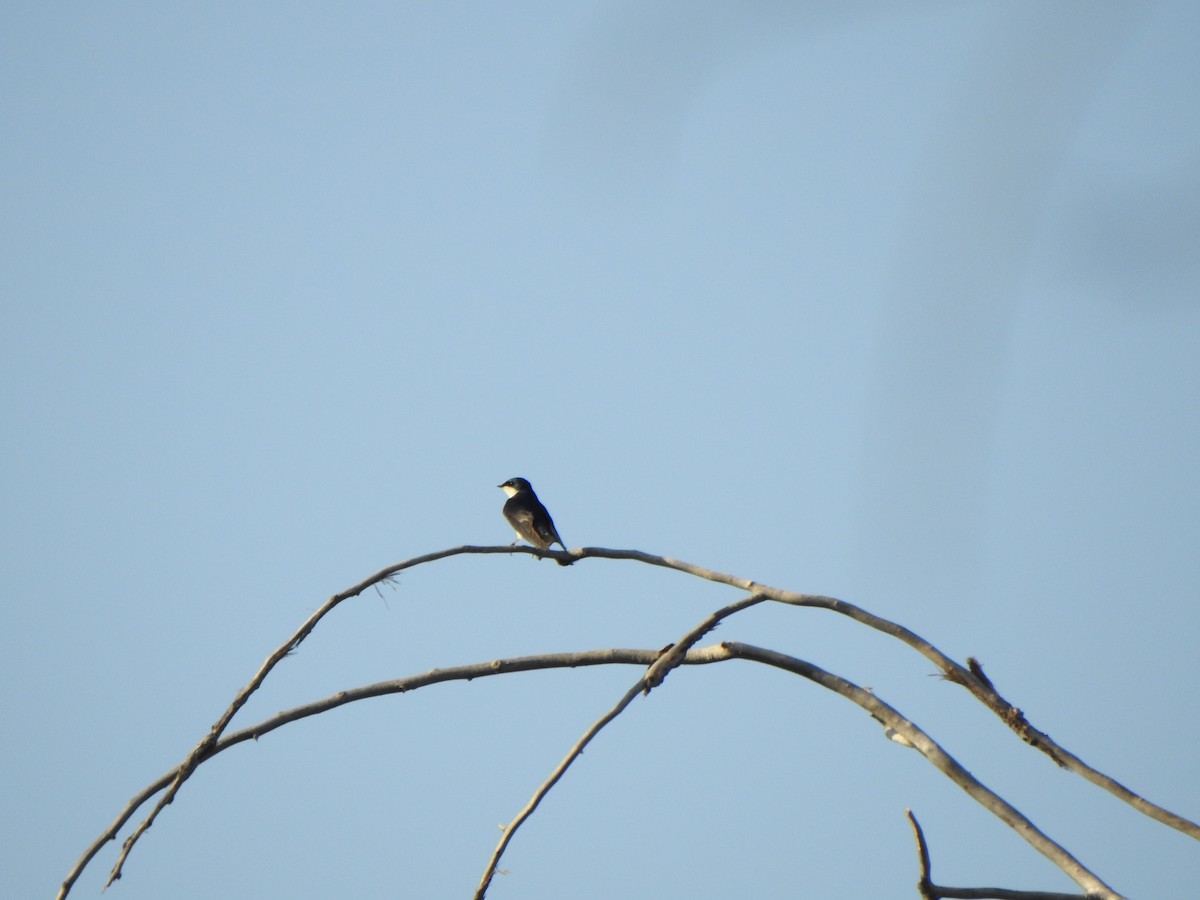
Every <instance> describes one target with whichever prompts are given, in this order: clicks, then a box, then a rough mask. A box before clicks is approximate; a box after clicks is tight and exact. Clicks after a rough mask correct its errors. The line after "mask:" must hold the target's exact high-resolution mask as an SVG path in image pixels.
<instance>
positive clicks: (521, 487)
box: [499, 478, 533, 497]
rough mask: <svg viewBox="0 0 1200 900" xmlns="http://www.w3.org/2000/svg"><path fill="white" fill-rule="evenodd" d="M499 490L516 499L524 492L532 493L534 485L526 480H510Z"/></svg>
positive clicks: (500, 486)
mask: <svg viewBox="0 0 1200 900" xmlns="http://www.w3.org/2000/svg"><path fill="white" fill-rule="evenodd" d="M499 488H500V490H502V491H504V493H505V494H507V495H508V496H509V497H515V496H517V494H520V493H522V492H523V491H532V490H533V485H532V484H530V483H529V482H528V481H526V480H525V479H524V478H510V479H508V481H506V482H504V484H501V485H499Z"/></svg>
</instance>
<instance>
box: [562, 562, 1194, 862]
mask: <svg viewBox="0 0 1200 900" xmlns="http://www.w3.org/2000/svg"><path fill="white" fill-rule="evenodd" d="M570 555H571V556H572V557H575V558H578V559H586V558H588V557H599V558H601V559H628V560H634V561H637V562H643V563H646V564H647V565H652V566H660V567H662V568H667V569H674V570H675V571H677V572H684V573H686V574H688V575H694V576H696V577H697V578H703V579H705V580H707V581H713V582H716V583H717V584H727V585H730V586H731V587H736V588H740V589H742V590H744V591H749V592H751V593H756V594H762V595H764V596H766V597H768V598H769V599H771V600H774V601H776V602H778V603H786V604H788V605H790V606H809V607H815V608H818V609H827V610H830V611H832V612H836V613H839V614H841V615H844V616H848V617H849V618H851V619H853V620H854V621H856V622H860V623H862V624H863V625H866V626H868V627H870V628H874V629H875V630H876V631H881V632H883V633H884V634H887V635H890V636H891V637H894V638H896V639H897V640H899V641H902V642H904V643H905V644H908V646H910V647H912V648H913V649H914V650H916V651H917V652H918V653H920V654H921V655H922V656H924V657H925V658H926V659H928V660H930V661H932V662H933V663H934V665H936V666H937V667H938V668H939V669H941V671H942V674H943V676H944V677H945V678H946V680H947V681H952V682H954V683H955V684H958V685H961V686H963V687H965V688H966V689H967V690H969V691H970V692H971V693H972V694H973V695H974V696H975V697H976V699H978V700H979V701H980V702H981V703H983V704H984V705H985V706H986V707H987V708H988V709H990V710H992V712H994V713H995V714H996V715H997V716H998V717H999V718H1000V720H1001V721H1002V722H1004V724H1005V725H1007V726H1008V727H1009V728H1011V729H1012V730H1013V731H1014V732H1015V733H1016V734H1017V736H1018V737H1020V738H1021V740H1023V741H1025V743H1027V744H1029V745H1030V746H1031V747H1036V748H1037V749H1039V750H1041V751H1042V752H1043V753H1045V754H1046V755H1047V756H1049V757H1050V758H1051V759H1052V760H1054V762H1055V763H1057V764H1058V765H1059V766H1062V767H1063V768H1065V769H1068V770H1069V771H1072V772H1074V773H1075V774H1076V775H1079V776H1081V777H1083V778H1085V779H1087V780H1088V781H1090V782H1091V783H1092V784H1094V785H1096V786H1097V787H1100V788H1103V789H1104V790H1106V791H1108V792H1109V793H1110V794H1112V795H1113V796H1115V797H1117V798H1118V799H1120V800H1123V801H1124V802H1125V803H1127V804H1129V805H1130V806H1132V807H1133V808H1134V809H1136V810H1137V811H1138V812H1140V813H1142V814H1143V815H1145V816H1148V817H1150V818H1151V819H1154V820H1155V821H1156V822H1161V823H1162V824H1164V825H1167V826H1169V827H1171V828H1174V829H1176V830H1177V831H1181V832H1183V833H1184V834H1186V835H1187V836H1188V837H1191V838H1194V839H1195V840H1200V824H1197V823H1195V822H1192V821H1190V820H1188V819H1185V818H1184V817H1183V816H1180V815H1177V814H1176V813H1173V812H1171V811H1170V810H1168V809H1165V808H1163V807H1161V806H1159V805H1157V804H1155V803H1152V802H1150V801H1149V800H1147V799H1146V798H1144V797H1142V796H1140V795H1139V794H1136V793H1134V792H1133V791H1131V790H1130V789H1129V788H1127V787H1126V786H1125V785H1123V784H1121V783H1120V782H1119V781H1117V780H1116V779H1114V778H1110V777H1109V776H1108V775H1105V774H1104V773H1103V772H1100V771H1098V770H1096V769H1093V768H1092V767H1091V766H1089V765H1088V764H1087V763H1085V762H1084V761H1083V760H1081V759H1080V758H1079V757H1078V756H1076V755H1075V754H1073V753H1071V752H1070V751H1069V750H1067V749H1066V748H1064V747H1062V746H1060V745H1059V744H1058V743H1057V742H1055V741H1054V740H1053V739H1052V738H1051V737H1050V736H1049V735H1048V734H1046V733H1045V732H1042V731H1039V730H1038V729H1036V728H1034V727H1033V725H1031V724H1030V723H1029V720H1028V719H1026V718H1025V714H1024V713H1022V712H1021V710H1020V709H1018V708H1017V707H1015V706H1013V705H1012V704H1011V703H1009V702H1008V701H1007V700H1005V699H1004V698H1003V697H1001V696H1000V694H999V693H998V692H997V691H996V689H995V688H994V687H993V686H992V683H991V681H990V680H989V679H988V678H987V677H986V676H984V675H983V669H982V667H981V666H979V664H978V662H976V663H975V668H978V673H979V674H978V675H977V674H975V672H973V671H972V670H971V669H968V668H966V667H964V666H962V665H960V664H959V663H958V662H956V661H954V660H953V659H951V658H950V657H948V656H946V654H944V653H942V651H941V650H939V649H938V648H937V647H935V646H934V645H933V644H931V643H929V641H927V640H925V639H924V638H923V637H921V636H920V635H918V634H916V633H915V632H913V631H910V630H909V629H907V628H905V627H904V626H903V625H899V624H897V623H896V622H892V621H889V620H888V619H884V618H882V617H881V616H877V615H874V614H873V613H869V612H867V611H866V610H865V609H862V608H861V607H858V606H855V605H854V604H853V603H847V602H846V601H845V600H838V599H837V598H836V597H826V596H823V595H821V594H799V593H796V592H794V591H785V590H782V589H780V588H773V587H770V586H768V585H763V584H759V583H758V582H755V581H750V580H749V579H745V578H738V577H736V576H733V575H726V574H725V573H723V572H715V571H713V570H712V569H706V568H704V567H702V566H696V565H692V564H691V563H685V562H681V561H680V560H677V559H671V558H670V557H666V556H655V555H653V554H650V553H643V552H642V551H640V550H610V549H607V548H604V547H580V548H578V549H575V550H571V551H570Z"/></svg>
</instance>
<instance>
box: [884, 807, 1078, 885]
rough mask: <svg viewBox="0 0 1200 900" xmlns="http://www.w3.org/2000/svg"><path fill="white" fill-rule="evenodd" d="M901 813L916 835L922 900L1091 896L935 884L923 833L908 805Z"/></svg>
mask: <svg viewBox="0 0 1200 900" xmlns="http://www.w3.org/2000/svg"><path fill="white" fill-rule="evenodd" d="M904 813H905V815H907V816H908V821H909V824H911V825H912V829H913V834H914V835H915V836H916V838H917V853H918V854H919V855H920V857H921V880H920V881H918V882H917V892H918V893H919V894H920V895H921V898H922V900H1088V898H1089V897H1090V896H1093V895H1090V894H1063V893H1057V892H1050V891H1014V890H1011V889H1009V888H993V887H983V888H954V887H942V886H939V885H936V884H934V883H933V876H932V874H931V871H930V865H929V847H928V846H927V845H926V843H925V833H924V832H923V831H922V830H921V824H920V823H919V822H918V821H917V817H916V816H914V815H913V811H912V810H911V809H906V810H905V811H904Z"/></svg>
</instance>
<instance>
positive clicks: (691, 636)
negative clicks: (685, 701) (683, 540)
mask: <svg viewBox="0 0 1200 900" xmlns="http://www.w3.org/2000/svg"><path fill="white" fill-rule="evenodd" d="M765 599H766V598H765V597H761V596H758V595H751V596H749V597H745V598H743V599H741V600H739V601H737V602H736V603H731V604H729V605H728V606H726V607H723V608H721V609H719V610H717V611H716V612H715V613H713V614H712V615H710V616H709V617H708V618H706V619H705V620H704V621H703V622H701V623H700V624H699V625H697V626H696V627H695V628H693V629H692V630H691V631H689V632H688V633H687V634H685V635H684V636H683V637H681V638H680V639H679V640H678V641H676V642H675V644H674V645H673V646H672V647H669V648H668V649H667V650H666V651H664V652H660V653H659V654H658V656H657V658H656V659H655V661H654V662H653V663H652V664H651V665H650V668H649V669H648V670H647V671H646V673H645V674H644V675H643V676H642V677H641V678H640V679H639V680H638V682H637V684H635V685H634V686H633V687H631V688H630V689H629V690H628V691H626V692H625V695H624V696H623V697H621V699H620V700H618V701H617V704H616V706H614V707H613V708H612V709H610V710H609V711H608V712H606V713H605V714H604V715H602V716H601V717H600V718H599V719H597V720H596V721H595V722H593V723H592V725H591V727H589V728H588V730H587V731H585V732H584V733H583V737H581V738H580V739H579V740H578V741H576V743H575V746H573V747H572V748H571V749H570V750H569V751H567V755H566V756H564V757H563V759H562V761H561V762H560V763H559V764H558V765H557V766H555V768H554V771H553V772H551V773H550V777H549V778H547V779H546V780H545V781H544V782H542V784H541V785H540V786H539V787H538V789H537V790H536V791H534V793H533V796H532V797H530V798H529V802H528V803H526V804H525V806H524V808H522V810H521V811H520V812H519V813H517V817H516V818H515V819H513V820H512V821H511V822H509V823H508V825H507V826H506V827H505V829H504V833H503V834H502V835H501V836H500V843H498V844H497V845H496V849H495V850H494V851H492V856H491V858H490V859H489V860H488V864H487V868H485V869H484V872H483V877H482V878H480V880H479V886H478V887H476V888H475V900H483V898H484V897H485V896H486V895H487V890H488V886H489V885H490V884H491V883H492V878H494V877H495V875H496V868H497V866H499V864H500V858H501V857H502V856H503V855H504V851H505V850H506V849H507V848H508V845H509V842H510V841H512V839H513V836H514V835H515V834H516V833H517V829H519V828H520V827H521V825H522V824H524V822H525V820H526V819H528V818H529V817H530V816H531V815H533V812H534V810H536V809H537V808H538V805H539V804H540V803H541V802H542V799H543V798H544V797H545V796H546V795H547V794H548V793H550V790H551V788H553V787H554V785H556V784H558V781H559V779H560V778H562V777H563V775H565V774H566V771H567V769H569V768H570V767H571V763H573V762H575V760H577V759H578V758H579V756H580V755H581V754H582V753H583V750H584V748H585V747H587V745H588V744H590V743H591V741H592V738H594V737H595V736H596V735H597V734H599V733H600V731H601V730H602V729H603V728H604V726H605V725H607V724H608V723H609V722H611V721H612V720H613V719H615V718H616V717H617V716H619V715H620V714H621V713H622V712H624V710H625V708H626V707H627V706H629V704H630V703H632V702H633V700H634V698H635V697H637V695H638V694H639V693H643V694H648V693H650V690H651V689H652V688H654V687H657V686H658V685H660V684H662V681H663V679H664V678H666V677H667V673H668V672H669V671H670V670H671V669H673V668H675V667H676V666H678V665H679V664H680V663H682V662H683V661H684V659H685V658H686V656H687V651H688V650H689V649H690V648H691V647H692V646H693V645H694V644H695V643H696V642H697V641H699V640H700V639H701V638H702V637H704V635H706V634H708V633H709V632H710V631H712V630H713V629H714V628H716V627H717V625H718V624H719V623H720V621H721V620H722V619H724V618H725V617H726V616H730V615H733V614H734V613H735V612H740V611H741V610H743V609H746V608H747V607H750V606H754V605H755V604H757V603H761V602H763V600H765Z"/></svg>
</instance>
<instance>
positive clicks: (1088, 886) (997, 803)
mask: <svg viewBox="0 0 1200 900" xmlns="http://www.w3.org/2000/svg"><path fill="white" fill-rule="evenodd" d="M720 649H721V650H722V651H724V652H726V653H728V654H729V655H730V656H733V657H737V658H739V659H750V660H754V661H755V662H760V663H765V664H766V665H769V666H775V667H776V668H779V669H784V670H786V671H788V672H793V673H795V674H796V675H800V676H802V677H804V678H807V679H808V680H809V681H813V682H816V683H817V684H819V685H821V686H822V687H824V688H828V689H829V690H831V691H833V692H834V693H837V694H840V695H841V696H843V697H845V698H847V699H848V700H850V701H852V702H853V703H856V704H857V705H859V706H861V707H862V708H863V709H865V710H866V711H867V712H868V713H870V714H871V715H872V716H873V717H874V718H876V719H878V720H879V721H880V722H883V723H884V724H885V725H886V726H887V727H889V728H892V729H894V730H895V731H897V732H899V733H900V734H902V735H903V736H904V737H905V738H907V739H908V741H909V742H910V743H911V744H912V746H913V747H914V748H915V749H916V750H917V752H918V753H920V754H921V755H922V756H924V757H925V758H926V759H927V760H929V761H930V762H931V763H933V765H934V766H935V767H936V768H937V769H938V770H939V771H940V772H941V773H942V774H944V775H945V776H946V777H947V778H949V779H950V780H951V781H953V782H954V783H955V784H957V785H958V786H959V787H960V788H962V789H963V790H964V791H966V792H967V794H969V795H970V797H971V798H972V799H973V800H974V801H975V802H976V803H978V804H980V805H981V806H982V807H983V808H984V809H986V810H988V811H989V812H990V813H992V814H993V815H994V816H996V817H997V818H999V819H1000V821H1002V822H1004V824H1006V825H1007V826H1008V827H1009V828H1011V829H1013V830H1014V831H1015V832H1016V833H1017V834H1019V835H1020V836H1021V837H1023V838H1024V839H1025V840H1026V841H1027V842H1028V843H1029V844H1030V845H1032V847H1033V848H1034V849H1035V850H1037V851H1038V852H1039V853H1041V854H1042V855H1043V856H1045V857H1046V858H1047V859H1049V860H1050V861H1051V862H1052V863H1054V864H1055V865H1056V866H1058V867H1059V868H1060V869H1062V870H1063V871H1064V872H1065V873H1066V874H1067V877H1068V878H1070V879H1071V880H1072V881H1074V882H1075V883H1076V884H1077V885H1079V886H1080V887H1082V888H1083V889H1084V890H1085V891H1088V892H1089V894H1094V895H1096V896H1097V897H1101V898H1104V900H1122V898H1121V895H1120V894H1118V893H1116V892H1115V891H1114V890H1113V889H1112V888H1110V887H1109V886H1108V885H1107V884H1105V883H1104V882H1103V881H1101V880H1100V879H1099V878H1098V877H1097V876H1096V875H1095V873H1093V872H1092V871H1090V870H1089V869H1088V868H1087V867H1085V866H1084V865H1083V863H1081V862H1080V861H1079V860H1077V859H1076V858H1075V857H1073V856H1072V855H1071V854H1070V853H1069V852H1067V850H1066V849H1065V848H1063V847H1062V846H1060V845H1059V844H1057V843H1055V842H1054V841H1052V840H1051V839H1050V838H1049V837H1047V836H1046V835H1045V834H1044V833H1043V832H1042V831H1040V830H1039V829H1038V827H1037V826H1036V825H1034V824H1033V823H1032V822H1030V821H1029V819H1027V818H1025V816H1024V815H1022V814H1021V812H1020V811H1018V810H1017V809H1016V808H1015V807H1014V806H1012V804H1010V803H1009V802H1008V801H1006V800H1005V799H1004V798H1003V797H1001V796H1000V795H998V794H996V793H995V792H994V791H992V790H991V789H990V788H988V787H986V786H985V785H984V784H983V783H981V782H980V781H979V780H978V779H976V778H975V776H974V775H972V774H971V773H970V772H968V771H967V770H966V769H964V768H963V767H962V766H961V765H959V763H958V761H957V760H955V759H954V757H952V756H951V755H950V754H949V753H947V752H946V751H945V750H943V749H942V747H941V746H940V745H939V744H938V743H937V742H936V741H934V740H933V738H931V737H930V736H929V735H927V734H926V733H925V732H924V731H922V730H921V729H920V728H918V727H917V726H916V725H914V724H913V723H912V722H910V721H909V720H908V719H906V718H904V716H902V715H900V713H898V712H897V711H896V710H895V709H893V708H892V707H891V706H889V705H888V704H887V703H884V702H883V701H882V700H880V699H879V698H878V697H877V696H875V694H873V693H871V692H870V691H868V690H864V689H863V688H861V687H859V686H858V685H856V684H853V683H852V682H849V681H847V680H846V679H844V678H841V677H840V676H838V675H834V674H833V673H832V672H827V671H825V670H824V669H822V668H820V667H819V666H814V665H813V664H812V663H808V662H805V661H804V660H801V659H796V658H795V657H794V656H788V655H787V654H784V653H777V652H775V651H774V650H764V649H763V648H761V647H753V646H751V645H749V644H740V643H737V642H734V641H725V642H723V643H721V645H720Z"/></svg>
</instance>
